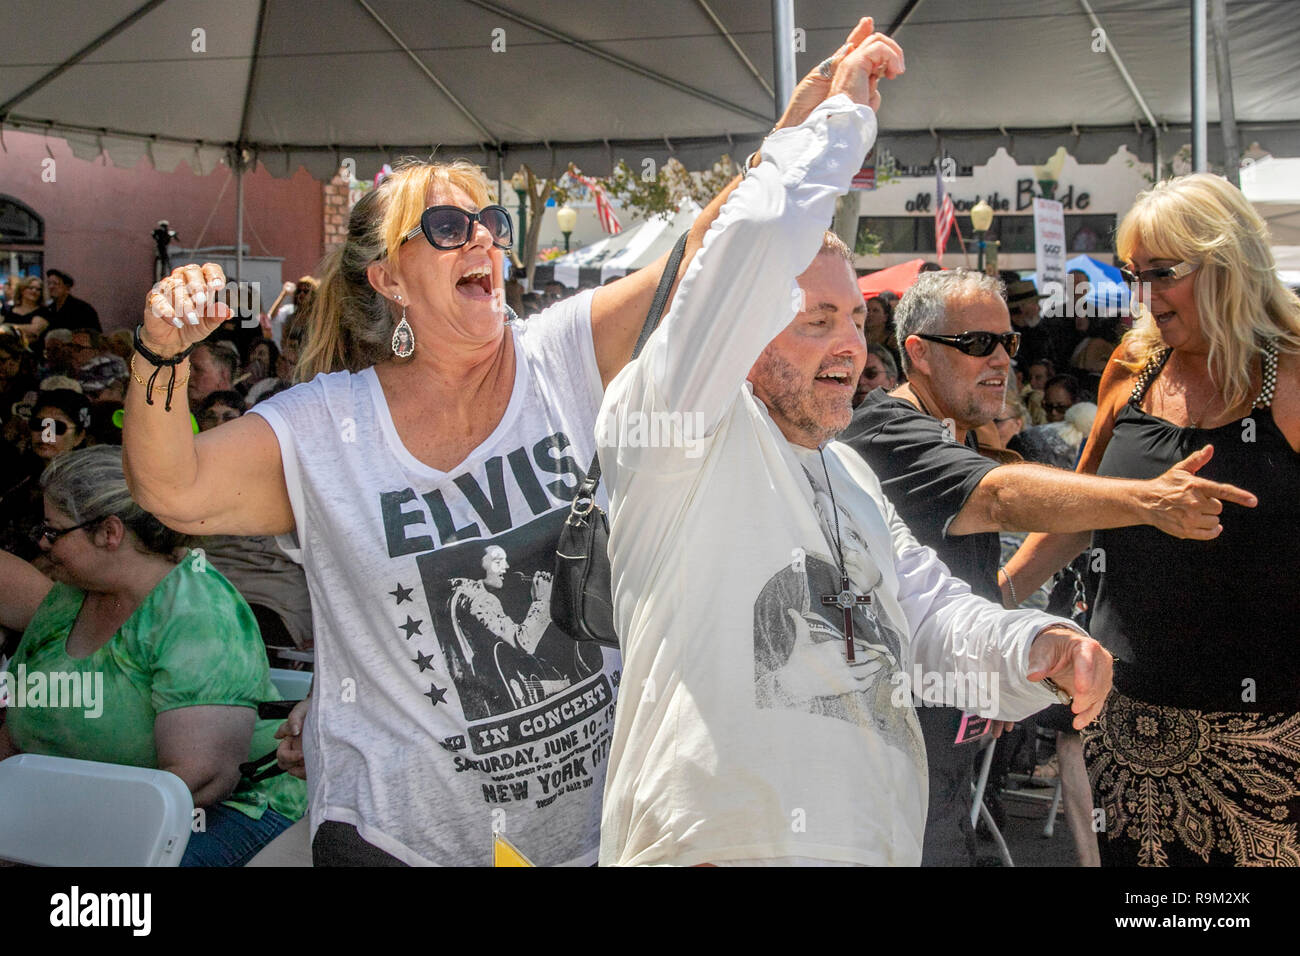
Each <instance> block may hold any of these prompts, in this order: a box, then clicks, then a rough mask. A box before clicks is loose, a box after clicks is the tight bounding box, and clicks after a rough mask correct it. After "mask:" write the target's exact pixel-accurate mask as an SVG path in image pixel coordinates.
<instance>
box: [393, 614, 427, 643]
mask: <svg viewBox="0 0 1300 956" xmlns="http://www.w3.org/2000/svg"><path fill="white" fill-rule="evenodd" d="M422 624H424V622H423V621H415V620H412V619H411V615H409V614H408V615H406V623H405V624H399V625H397V629H398V630H399V631H405V632H406V639H407V640H408V641H409V640H410V639H411V638H412V637H414V636H415V635H416V634H419V633H421V631H420V626H421V625H422Z"/></svg>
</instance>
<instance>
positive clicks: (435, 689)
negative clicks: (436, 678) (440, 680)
mask: <svg viewBox="0 0 1300 956" xmlns="http://www.w3.org/2000/svg"><path fill="white" fill-rule="evenodd" d="M420 696H421V697H427V698H429V700H430V701H431V702H432V703H433V706H434V707H437V706H438V705H439V704H445V703H447V689H446V688H445V687H439V686H438V685H437V684H432V683H431V684H429V692H428V693H427V694H421V695H420Z"/></svg>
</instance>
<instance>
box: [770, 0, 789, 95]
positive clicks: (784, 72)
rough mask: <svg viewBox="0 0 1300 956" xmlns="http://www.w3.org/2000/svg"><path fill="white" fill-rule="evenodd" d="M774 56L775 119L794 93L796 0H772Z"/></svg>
mask: <svg viewBox="0 0 1300 956" xmlns="http://www.w3.org/2000/svg"><path fill="white" fill-rule="evenodd" d="M772 58H773V65H774V67H775V69H774V70H773V72H772V79H773V80H774V81H775V83H774V85H775V86H776V104H775V105H776V111H775V112H774V113H773V114H772V115H773V117H774V118H775V119H780V118H781V113H782V112H784V111H785V104H786V103H788V102H790V97H791V96H792V95H793V94H794V0H772Z"/></svg>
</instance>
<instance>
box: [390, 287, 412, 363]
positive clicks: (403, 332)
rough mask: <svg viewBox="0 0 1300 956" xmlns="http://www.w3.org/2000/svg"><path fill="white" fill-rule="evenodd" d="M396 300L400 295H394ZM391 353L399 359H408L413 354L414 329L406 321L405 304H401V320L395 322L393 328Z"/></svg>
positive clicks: (399, 298) (400, 298) (399, 299)
mask: <svg viewBox="0 0 1300 956" xmlns="http://www.w3.org/2000/svg"><path fill="white" fill-rule="evenodd" d="M396 299H397V301H398V302H401V301H402V297H401V296H400V295H399V296H396ZM392 348H393V355H395V356H396V357H397V358H399V359H408V358H410V357H411V356H412V355H414V354H415V330H414V329H412V328H411V325H410V323H409V322H407V321H406V304H405V303H403V304H402V321H400V322H398V323H397V328H395V329H393V341H392Z"/></svg>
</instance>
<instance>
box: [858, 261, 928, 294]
mask: <svg viewBox="0 0 1300 956" xmlns="http://www.w3.org/2000/svg"><path fill="white" fill-rule="evenodd" d="M923 265H925V260H924V259H909V260H908V261H907V262H900V263H899V264H898V265H896V266H890V267H889V268H887V269H880V270H879V271H877V272H873V273H871V274H870V275H865V276H862V277H861V278H860V279H858V289H859V290H860V291H861V292H862V295H863V297H864V298H867V299H870V298H871V297H872V296H873V295H879V294H880V293H882V292H892V293H894V295H896V296H898V297H899V298H900V299H901V298H902V297H903V293H904V292H906V291H907V290H908V289H910V288H912V285H913V284H914V283H915V282H916V277H917V276H919V275H920V274H921V267H922V266H923Z"/></svg>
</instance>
